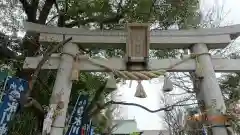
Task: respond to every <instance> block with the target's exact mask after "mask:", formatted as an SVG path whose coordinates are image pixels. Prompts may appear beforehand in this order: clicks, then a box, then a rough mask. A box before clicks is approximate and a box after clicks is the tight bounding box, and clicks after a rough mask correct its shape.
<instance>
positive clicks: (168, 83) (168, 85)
mask: <svg viewBox="0 0 240 135" xmlns="http://www.w3.org/2000/svg"><path fill="white" fill-rule="evenodd" d="M162 90H163V91H164V92H170V91H172V90H173V83H172V81H171V80H170V79H169V77H168V76H167V75H164V83H163V88H162Z"/></svg>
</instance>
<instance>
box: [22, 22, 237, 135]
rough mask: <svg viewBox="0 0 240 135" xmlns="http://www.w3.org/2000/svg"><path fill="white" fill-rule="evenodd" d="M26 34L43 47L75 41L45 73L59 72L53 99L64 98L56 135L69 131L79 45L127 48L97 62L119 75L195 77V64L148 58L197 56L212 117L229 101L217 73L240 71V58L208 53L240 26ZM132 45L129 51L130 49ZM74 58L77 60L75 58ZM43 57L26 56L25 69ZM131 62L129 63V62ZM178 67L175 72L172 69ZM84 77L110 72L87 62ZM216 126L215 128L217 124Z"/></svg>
mask: <svg viewBox="0 0 240 135" xmlns="http://www.w3.org/2000/svg"><path fill="white" fill-rule="evenodd" d="M25 29H26V30H27V31H34V32H39V33H40V42H42V43H44V42H45V43H50V42H61V41H63V39H64V38H66V39H67V38H69V37H72V40H71V43H67V44H66V45H65V46H64V47H63V53H62V55H52V57H51V58H50V59H49V60H48V61H47V62H46V63H45V64H44V65H43V66H42V69H58V73H57V77H56V81H55V85H54V88H53V94H56V93H58V92H60V91H61V90H62V91H63V92H64V93H63V98H64V99H63V100H64V108H63V109H62V111H63V113H62V114H61V115H58V116H57V117H56V119H55V121H54V123H53V127H52V131H51V135H62V134H63V127H64V126H65V125H64V123H65V117H66V111H67V107H68V102H69V96H70V92H71V86H72V81H71V80H70V76H71V72H72V63H73V61H74V59H73V57H72V56H75V55H76V54H77V53H78V45H77V44H78V43H80V44H81V47H83V48H101V49H106V48H122V49H125V48H126V52H127V53H126V56H127V58H128V59H123V58H110V59H108V60H104V59H95V61H98V63H101V64H102V65H106V66H108V67H110V68H112V69H115V70H137V71H142V70H158V69H165V70H166V71H168V72H190V71H195V69H196V67H197V66H196V64H197V63H196V61H195V59H191V58H190V59H189V60H186V61H184V62H180V61H182V60H181V59H148V50H149V49H190V50H191V52H192V53H193V54H198V63H199V64H200V65H201V71H202V72H201V73H199V74H200V76H202V77H203V79H202V81H201V83H200V88H201V92H202V94H203V99H204V102H205V104H206V106H213V107H215V108H214V110H215V111H214V112H211V113H208V115H212V114H213V115H221V112H218V111H217V109H221V111H222V112H223V113H225V112H226V109H225V108H226V107H225V104H224V99H223V96H222V94H221V90H220V87H219V85H218V82H217V80H216V76H215V72H236V71H240V65H239V63H240V59H225V58H214V57H211V56H210V55H209V54H208V50H209V49H217V48H225V47H226V46H227V45H228V44H229V43H230V42H231V40H233V39H236V38H237V37H238V36H239V35H238V34H239V32H240V25H234V26H229V27H222V28H213V29H197V30H167V31H151V32H149V27H148V25H144V24H130V25H128V31H114V30H111V31H89V30H85V29H77V28H59V27H53V26H45V25H39V24H34V23H25ZM126 43H127V46H126ZM71 55H72V56H71ZM41 59H42V57H40V56H39V57H27V58H26V59H25V64H24V69H29V68H31V69H35V68H36V67H37V65H38V63H39V61H40V60H41ZM126 61H127V62H126ZM176 63H179V64H177V65H175V66H174V67H172V68H170V69H169V67H170V66H171V65H174V64H176ZM78 69H79V70H80V71H82V72H84V71H85V72H97V71H98V72H99V71H100V72H105V71H107V70H106V69H105V68H103V67H99V66H97V65H95V64H93V63H91V62H89V61H87V60H86V59H85V60H84V59H82V60H81V62H80V64H79V65H78ZM213 124H214V123H213ZM212 131H213V135H227V131H226V128H224V127H213V128H212Z"/></svg>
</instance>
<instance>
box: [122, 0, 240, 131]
mask: <svg viewBox="0 0 240 135" xmlns="http://www.w3.org/2000/svg"><path fill="white" fill-rule="evenodd" d="M239 6H240V0H202V1H201V10H202V11H204V12H207V11H209V10H210V9H212V8H213V7H215V8H217V7H218V8H221V7H223V10H222V11H221V10H219V11H221V12H222V14H223V15H226V17H225V19H224V23H222V25H229V24H240V17H239V12H240V9H239ZM143 84H144V88H145V91H146V92H147V96H148V97H147V98H146V99H138V98H135V97H134V93H135V88H136V85H137V83H136V82H134V83H133V85H132V88H129V87H128V85H124V86H122V87H120V89H119V91H120V93H121V95H122V96H121V98H122V100H124V101H127V102H134V103H138V104H141V105H144V106H146V107H148V108H150V109H153V110H154V109H158V108H160V107H161V105H160V98H159V97H160V96H161V88H162V83H159V82H158V83H156V81H155V83H154V82H152V83H151V84H150V83H149V82H148V81H144V82H143ZM123 110H125V111H124V113H122V116H125V118H128V119H136V121H137V123H138V128H139V129H141V130H157V129H163V128H164V127H163V125H162V124H161V121H162V120H161V118H159V114H152V113H148V112H147V111H145V110H143V109H140V108H137V107H129V106H128V107H124V109H123Z"/></svg>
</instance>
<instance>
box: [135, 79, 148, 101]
mask: <svg viewBox="0 0 240 135" xmlns="http://www.w3.org/2000/svg"><path fill="white" fill-rule="evenodd" d="M135 97H138V98H146V97H147V94H146V92H145V91H144V89H143V86H142V83H141V81H140V80H139V81H138V85H137V88H136V93H135Z"/></svg>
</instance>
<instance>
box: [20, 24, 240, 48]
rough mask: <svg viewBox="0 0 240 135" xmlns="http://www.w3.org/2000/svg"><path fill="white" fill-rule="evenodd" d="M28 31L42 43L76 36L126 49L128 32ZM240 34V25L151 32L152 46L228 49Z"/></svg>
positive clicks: (31, 27) (34, 27) (90, 44)
mask: <svg viewBox="0 0 240 135" xmlns="http://www.w3.org/2000/svg"><path fill="white" fill-rule="evenodd" d="M24 27H25V30H26V31H34V32H39V33H40V41H41V42H60V41H62V40H63V35H65V38H68V37H72V38H73V39H72V41H71V42H73V43H81V46H82V47H83V48H102V49H104V48H125V47H126V42H127V40H126V39H127V35H128V33H127V31H124V30H108V31H95V30H86V29H83V28H59V27H54V26H46V25H40V24H35V23H30V22H24ZM239 33H240V25H232V26H226V27H220V28H211V29H192V30H162V31H160V30H152V31H150V37H149V42H150V49H180V48H189V47H190V46H191V45H193V44H197V43H203V44H207V46H208V48H209V49H216V48H225V47H226V46H227V45H228V44H229V43H230V42H231V40H233V39H236V38H237V37H238V36H239Z"/></svg>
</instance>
